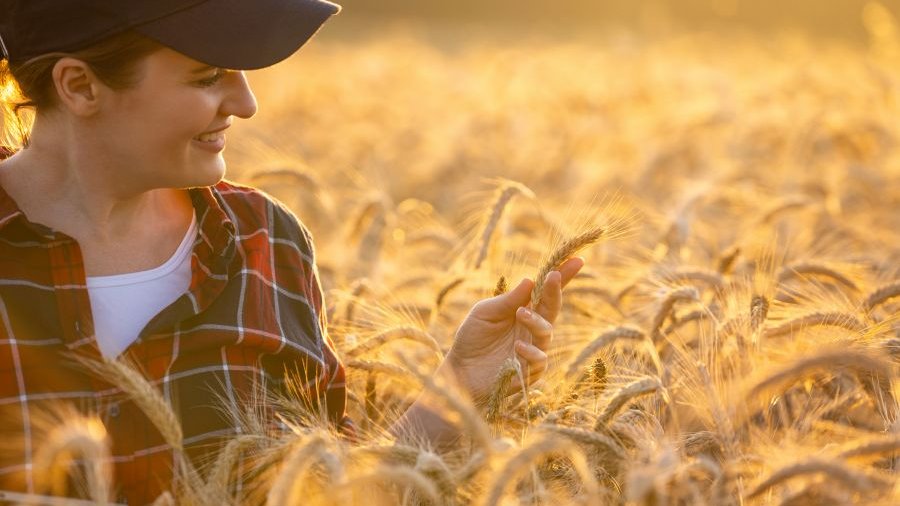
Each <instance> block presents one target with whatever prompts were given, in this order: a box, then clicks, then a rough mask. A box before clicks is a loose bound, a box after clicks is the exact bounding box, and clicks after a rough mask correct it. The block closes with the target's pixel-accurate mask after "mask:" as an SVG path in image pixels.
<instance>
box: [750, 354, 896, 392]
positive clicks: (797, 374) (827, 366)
mask: <svg viewBox="0 0 900 506" xmlns="http://www.w3.org/2000/svg"><path fill="white" fill-rule="evenodd" d="M836 369H856V370H861V371H871V372H872V373H874V374H879V375H883V376H884V377H890V373H891V364H890V363H889V362H888V361H886V360H885V359H883V358H881V357H877V356H874V355H872V354H871V353H869V352H866V351H863V350H855V349H852V348H850V349H847V348H835V349H825V350H822V351H819V352H818V353H816V354H815V355H812V356H809V357H802V358H800V359H798V360H795V361H793V362H792V363H790V364H788V365H787V366H784V367H782V368H781V369H779V370H777V371H775V372H774V373H772V374H770V375H768V376H767V377H765V378H763V379H762V380H760V381H758V382H757V383H756V384H755V385H754V386H753V387H752V388H750V390H749V395H751V396H754V395H758V394H760V393H762V392H765V391H768V390H770V389H772V388H775V387H777V386H779V385H782V384H786V383H793V382H795V381H797V380H798V379H799V378H802V377H804V376H806V375H808V374H810V373H811V372H813V371H818V370H826V371H828V372H831V373H833V372H834V371H835V370H836Z"/></svg>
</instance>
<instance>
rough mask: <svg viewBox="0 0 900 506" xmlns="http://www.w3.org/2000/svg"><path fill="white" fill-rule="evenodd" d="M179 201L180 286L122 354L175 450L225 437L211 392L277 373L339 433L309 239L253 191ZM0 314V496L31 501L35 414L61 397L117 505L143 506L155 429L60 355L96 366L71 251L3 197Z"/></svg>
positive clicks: (340, 382)
mask: <svg viewBox="0 0 900 506" xmlns="http://www.w3.org/2000/svg"><path fill="white" fill-rule="evenodd" d="M6 156H9V153H8V152H6V153H5V156H4V153H2V152H0V160H2V159H3V158H5V157H6ZM190 196H191V199H192V201H193V205H194V210H195V212H196V214H197V222H198V228H199V233H198V235H197V237H196V239H195V241H194V244H193V253H192V257H191V270H192V277H191V283H190V288H189V290H188V292H186V293H184V294H183V295H181V297H179V298H178V299H177V300H176V301H175V302H174V303H172V304H171V305H170V306H169V307H167V308H165V309H164V310H163V311H161V312H160V313H159V314H158V315H156V316H155V317H154V318H153V319H152V320H151V321H150V322H149V323H148V324H147V326H146V327H145V328H144V329H143V331H142V332H141V333H140V336H139V337H138V340H137V341H136V342H134V343H133V344H132V345H131V346H130V347H129V348H128V350H126V352H125V353H126V355H128V358H130V359H131V360H133V361H134V362H136V363H137V364H138V365H139V366H140V367H141V368H142V369H143V371H144V372H145V373H146V375H147V376H148V378H149V379H150V380H152V381H153V382H154V384H155V385H157V386H158V387H159V389H160V390H161V392H162V393H163V395H164V396H165V397H166V399H167V400H168V401H170V402H171V404H172V405H173V407H174V409H175V411H176V413H178V414H179V415H180V418H181V420H182V426H183V432H184V442H185V446H186V448H188V449H190V448H200V447H205V446H209V445H210V444H211V443H213V442H215V441H217V440H219V439H220V438H221V437H222V436H225V435H228V434H233V433H234V432H236V431H238V429H237V428H236V427H234V426H233V423H232V422H230V421H229V420H228V419H227V418H226V417H224V416H223V415H222V414H221V406H218V405H217V399H216V394H214V392H217V393H218V394H219V395H220V396H222V397H223V398H224V399H227V400H228V401H227V402H228V403H231V404H232V406H231V407H232V408H236V407H237V405H238V403H239V402H240V400H241V398H243V397H245V396H246V394H247V393H249V391H250V390H251V389H252V388H253V386H254V385H258V384H260V382H261V381H263V382H265V384H266V385H268V386H270V387H273V386H274V387H277V386H278V385H282V384H283V382H284V375H285V370H291V371H295V370H296V371H300V372H301V373H302V374H306V377H307V379H308V380H309V382H308V383H307V386H308V388H309V389H310V392H318V393H321V394H315V395H317V396H318V400H319V401H320V402H321V403H322V405H324V406H325V408H326V409H327V412H328V416H329V418H330V419H331V420H333V421H334V422H336V423H339V424H341V425H349V421H348V420H347V419H346V418H345V411H344V409H345V403H346V390H345V385H344V370H343V368H342V366H341V364H340V362H339V361H338V359H337V357H336V356H335V353H334V349H333V346H332V344H331V342H330V340H329V338H328V336H327V335H326V332H325V328H326V327H325V312H324V306H323V303H322V290H321V288H320V286H319V282H318V277H317V272H316V269H315V259H314V256H313V255H314V253H313V247H312V242H311V238H310V236H309V233H308V231H307V230H306V229H305V228H304V227H303V226H302V225H301V224H300V223H299V222H298V221H297V219H296V217H295V216H294V215H293V214H292V213H291V212H290V211H288V210H286V209H285V208H284V207H282V206H281V205H279V204H278V203H276V202H273V201H272V200H270V199H269V198H267V197H266V196H265V195H264V194H262V193H260V192H259V191H257V190H254V189H252V188H247V187H243V186H238V185H236V184H233V183H229V182H221V183H219V184H217V185H215V186H213V187H205V188H194V189H191V190H190ZM0 317H2V326H0V416H2V421H3V424H2V425H3V427H4V428H6V429H7V430H8V429H9V428H10V427H12V428H13V429H17V430H18V431H19V433H18V434H15V435H13V437H8V438H7V439H8V440H7V441H5V442H4V444H3V446H2V448H4V449H3V450H2V451H0V489H7V490H9V489H13V490H19V491H27V492H30V491H33V489H34V476H33V475H32V470H31V458H32V456H33V455H34V453H35V451H36V449H37V448H38V447H39V445H40V441H38V440H36V439H37V438H35V437H33V434H34V432H35V431H34V429H33V426H32V424H33V421H34V417H35V413H36V412H37V410H39V409H42V408H41V404H42V403H44V402H46V401H48V400H49V401H58V400H65V401H70V402H72V403H74V404H75V405H77V406H80V407H82V408H84V409H88V410H91V411H93V412H95V413H98V414H99V415H100V417H101V419H102V420H103V421H104V423H105V424H106V428H107V431H108V432H109V434H110V436H111V440H112V455H113V460H114V463H115V466H114V467H115V483H116V485H117V487H118V489H119V490H120V493H121V496H123V497H125V498H127V500H128V502H129V503H130V504H143V503H146V502H149V501H152V500H153V499H154V498H155V497H156V496H157V495H158V494H159V493H160V492H161V491H162V490H165V489H166V488H167V487H168V485H169V483H168V482H169V480H170V479H171V468H172V464H173V454H172V451H171V449H170V447H168V446H167V445H166V444H165V443H164V441H163V438H162V436H161V435H160V434H159V432H157V431H156V429H155V428H154V427H153V425H152V424H151V423H150V421H149V420H148V419H147V417H145V416H144V415H143V414H142V413H141V411H140V410H139V409H138V408H137V407H136V406H135V405H134V404H133V403H132V402H130V401H128V400H127V397H126V396H124V395H123V392H122V391H121V390H120V389H119V388H116V386H115V385H110V384H108V383H106V382H104V381H102V380H98V379H97V378H96V377H94V376H91V375H89V374H87V373H85V372H84V371H83V369H79V368H76V367H72V366H69V365H67V364H70V363H72V360H71V359H70V357H67V354H71V353H72V352H77V353H81V354H86V355H88V356H89V357H95V358H97V359H99V358H100V354H99V351H98V348H97V346H96V340H95V339H94V337H93V332H92V314H91V306H90V301H89V298H88V291H87V286H86V281H85V271H84V264H83V261H82V257H81V253H80V249H79V247H78V244H77V243H76V242H75V241H74V240H73V239H72V238H70V237H68V236H66V235H64V234H62V233H59V232H55V231H53V230H51V229H49V228H47V227H45V226H42V225H40V224H36V223H31V222H29V221H28V219H27V218H26V217H25V215H24V214H23V213H22V211H21V210H20V209H19V208H18V206H17V205H16V203H15V202H14V201H13V200H12V199H11V198H10V197H9V195H8V194H7V193H6V192H5V191H4V190H3V189H2V188H0ZM10 444H12V447H13V448H15V450H16V451H8V450H9V448H10V446H9V445H10Z"/></svg>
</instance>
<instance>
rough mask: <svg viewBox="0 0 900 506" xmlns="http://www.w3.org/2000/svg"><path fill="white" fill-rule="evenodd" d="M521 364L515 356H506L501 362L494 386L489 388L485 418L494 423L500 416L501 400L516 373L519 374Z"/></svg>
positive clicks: (504, 397) (503, 398) (507, 391)
mask: <svg viewBox="0 0 900 506" xmlns="http://www.w3.org/2000/svg"><path fill="white" fill-rule="evenodd" d="M521 371H522V365H521V364H520V363H519V361H518V360H516V359H515V358H508V359H506V360H505V361H504V362H503V365H502V366H501V367H500V371H499V372H498V373H497V378H496V379H495V380H494V388H493V389H492V390H491V393H490V395H489V396H488V400H487V407H486V409H485V414H484V417H485V420H487V421H488V422H489V423H494V422H496V421H497V420H498V419H499V418H500V412H501V411H502V410H503V401H504V400H505V399H506V396H507V394H508V393H509V385H510V384H511V383H512V379H513V378H514V377H516V375H517V374H521Z"/></svg>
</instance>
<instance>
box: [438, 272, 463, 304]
mask: <svg viewBox="0 0 900 506" xmlns="http://www.w3.org/2000/svg"><path fill="white" fill-rule="evenodd" d="M465 281H466V277H465V276H459V277H457V278H454V279H453V280H451V281H450V282H449V283H447V284H446V285H444V286H443V287H441V289H440V290H439V291H438V294H437V296H436V297H435V298H434V312H435V313H437V312H438V310H440V309H441V306H442V305H443V304H444V299H445V298H446V297H447V295H448V294H449V293H450V292H452V291H453V289H455V288H456V287H458V286H459V285H461V284H463V283H464V282H465Z"/></svg>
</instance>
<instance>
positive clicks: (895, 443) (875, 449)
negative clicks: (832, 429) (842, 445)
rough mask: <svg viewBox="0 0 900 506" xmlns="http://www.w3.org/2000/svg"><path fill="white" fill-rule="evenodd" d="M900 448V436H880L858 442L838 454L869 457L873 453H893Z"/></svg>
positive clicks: (849, 457) (843, 456) (844, 457)
mask: <svg viewBox="0 0 900 506" xmlns="http://www.w3.org/2000/svg"><path fill="white" fill-rule="evenodd" d="M898 450H900V436H898V435H895V436H892V437H887V438H878V439H873V440H871V441H866V442H863V443H860V444H856V445H854V446H853V447H851V448H847V449H846V450H844V451H842V452H841V453H840V454H838V457H840V458H842V459H852V458H857V457H869V456H873V455H881V454H884V453H892V452H896V451H898Z"/></svg>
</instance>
